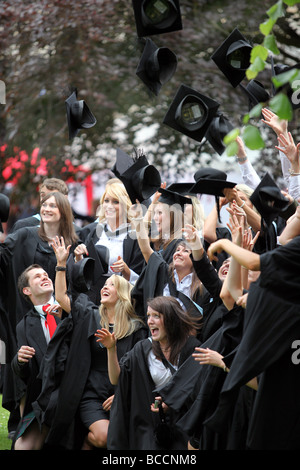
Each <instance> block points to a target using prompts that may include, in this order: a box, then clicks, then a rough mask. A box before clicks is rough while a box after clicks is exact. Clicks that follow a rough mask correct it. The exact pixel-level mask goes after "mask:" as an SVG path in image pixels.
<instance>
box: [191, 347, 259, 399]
mask: <svg viewBox="0 0 300 470" xmlns="http://www.w3.org/2000/svg"><path fill="white" fill-rule="evenodd" d="M192 356H193V357H194V359H195V361H198V362H199V363H200V364H208V365H211V366H216V367H220V368H221V369H223V370H224V372H229V370H230V369H228V367H227V366H226V364H225V362H224V361H223V357H224V356H222V355H221V354H219V353H218V352H217V351H213V350H212V349H209V348H206V349H204V348H200V347H199V348H195V352H194V353H193V354H192ZM246 385H248V387H250V388H253V389H254V390H257V389H258V383H257V379H256V377H255V378H254V379H252V380H249V382H247V384H246Z"/></svg>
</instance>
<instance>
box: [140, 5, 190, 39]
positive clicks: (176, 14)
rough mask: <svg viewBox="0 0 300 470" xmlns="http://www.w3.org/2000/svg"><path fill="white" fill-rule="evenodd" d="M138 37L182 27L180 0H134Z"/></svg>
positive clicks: (176, 29)
mask: <svg viewBox="0 0 300 470" xmlns="http://www.w3.org/2000/svg"><path fill="white" fill-rule="evenodd" d="M132 5H133V11H134V17H135V23H136V30H137V35H138V37H145V36H151V35H153V34H163V33H170V32H172V31H179V30H181V29H182V21H181V13H180V5H179V0H132Z"/></svg>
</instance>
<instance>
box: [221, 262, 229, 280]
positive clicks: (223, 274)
mask: <svg viewBox="0 0 300 470" xmlns="http://www.w3.org/2000/svg"><path fill="white" fill-rule="evenodd" d="M229 264H230V258H227V259H225V260H224V261H223V263H222V265H221V267H220V268H219V272H218V274H219V278H220V279H221V281H224V279H225V277H226V276H227V273H228V269H229Z"/></svg>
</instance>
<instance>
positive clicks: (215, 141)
mask: <svg viewBox="0 0 300 470" xmlns="http://www.w3.org/2000/svg"><path fill="white" fill-rule="evenodd" d="M232 129H233V125H232V124H231V122H230V121H229V119H228V118H227V117H226V116H224V115H223V114H222V113H219V112H217V114H216V116H215V117H213V118H212V121H211V123H210V125H209V128H208V130H207V132H206V134H205V137H206V139H207V140H208V142H209V143H210V145H211V146H212V147H213V148H214V150H215V151H216V152H217V153H218V154H219V155H222V153H223V152H224V151H225V148H226V147H225V145H224V143H223V139H224V137H225V136H226V135H227V134H228V133H229V132H230V131H231V130H232Z"/></svg>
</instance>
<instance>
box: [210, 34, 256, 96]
mask: <svg viewBox="0 0 300 470" xmlns="http://www.w3.org/2000/svg"><path fill="white" fill-rule="evenodd" d="M251 50H252V46H251V44H250V43H249V42H248V41H247V39H246V38H245V37H244V36H243V35H242V34H241V33H240V31H239V30H238V29H237V28H235V29H234V30H233V31H232V33H231V34H230V35H229V36H228V37H227V39H225V41H224V42H223V43H222V44H221V45H220V46H219V47H218V49H217V50H216V51H215V52H214V53H213V55H212V56H211V59H212V60H213V61H214V62H215V64H216V65H217V66H218V67H219V69H220V70H221V71H222V72H223V74H224V75H225V77H226V78H227V80H229V82H230V83H231V85H232V86H233V87H234V88H235V87H237V85H238V84H239V83H240V82H241V81H242V80H243V79H244V78H245V76H246V70H247V68H248V67H249V66H250V55H251Z"/></svg>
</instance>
